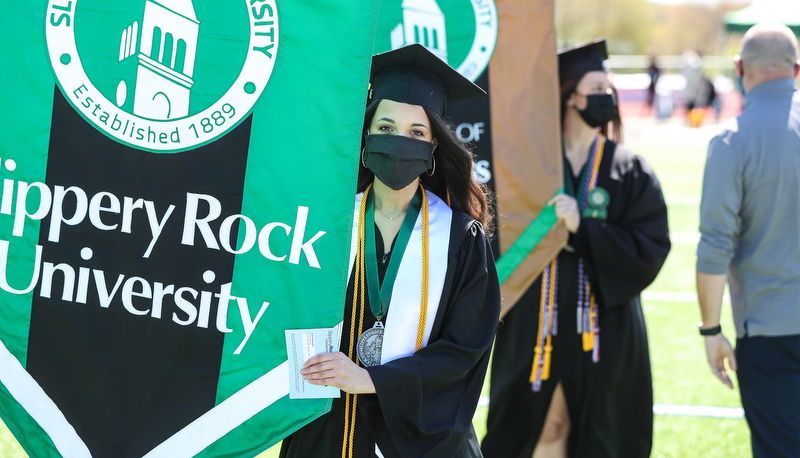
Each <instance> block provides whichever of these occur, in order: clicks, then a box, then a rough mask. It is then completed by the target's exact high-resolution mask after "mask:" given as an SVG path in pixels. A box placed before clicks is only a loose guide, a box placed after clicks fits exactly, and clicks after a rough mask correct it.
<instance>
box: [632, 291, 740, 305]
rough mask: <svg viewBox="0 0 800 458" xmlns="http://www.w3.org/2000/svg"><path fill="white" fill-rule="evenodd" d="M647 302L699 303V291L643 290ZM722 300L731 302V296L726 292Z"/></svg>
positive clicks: (727, 302)
mask: <svg viewBox="0 0 800 458" xmlns="http://www.w3.org/2000/svg"><path fill="white" fill-rule="evenodd" d="M642 300H643V301H645V302H692V303H695V304H696V303H697V293H681V292H675V291H642ZM722 302H724V303H726V304H730V302H731V298H730V296H728V294H727V293H726V294H725V296H723V297H722Z"/></svg>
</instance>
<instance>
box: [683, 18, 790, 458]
mask: <svg viewBox="0 0 800 458" xmlns="http://www.w3.org/2000/svg"><path fill="white" fill-rule="evenodd" d="M797 53H798V48H797V39H796V38H795V36H794V34H793V33H792V32H791V31H790V30H789V28H787V27H786V26H783V25H780V24H758V25H755V26H753V27H752V28H751V29H750V30H749V31H748V32H747V33H746V34H745V36H744V39H743V41H742V46H741V50H740V55H738V56H736V57H734V62H735V64H736V72H737V74H738V75H739V76H741V78H742V83H743V85H744V89H745V91H746V95H745V99H744V110H743V112H742V114H741V115H739V116H738V117H737V118H736V119H735V120H731V121H730V122H729V123H728V124H726V125H725V128H724V129H723V131H722V132H721V133H720V134H719V135H717V136H716V137H714V139H713V140H711V143H710V145H709V147H708V159H707V161H706V168H705V175H704V178H703V198H702V202H701V204H700V233H701V239H700V244H699V245H698V247H697V294H698V299H699V302H700V309H701V314H702V319H703V321H702V323H701V324H700V334H701V335H703V336H705V337H704V339H705V345H706V354H707V357H708V363H709V365H710V366H711V370H712V371H713V372H714V374H715V375H716V376H717V378H719V380H720V381H722V383H724V384H726V385H727V386H728V387H731V388H733V384H732V382H731V380H730V378H729V377H728V373H727V370H726V368H725V365H724V360H726V359H727V360H728V364H729V366H730V368H731V369H733V370H736V371H737V373H738V378H739V389H740V393H741V397H742V405H743V406H744V410H745V416H746V418H747V422H748V425H749V426H750V431H751V433H752V447H753V456H754V457H756V458H759V457H800V93H798V91H797V89H796V88H795V81H794V78H796V77H797V74H798V69H800V64H798V61H797ZM726 281H727V282H728V283H729V289H730V294H731V303H732V306H733V317H734V321H735V323H736V336H737V341H736V352H735V354H734V352H733V350H732V348H731V345H730V343H729V342H728V340H727V339H726V338H725V336H724V335H723V334H722V333H721V330H720V327H719V317H720V309H721V304H722V294H723V290H724V287H725V283H726Z"/></svg>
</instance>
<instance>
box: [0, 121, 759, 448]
mask: <svg viewBox="0 0 800 458" xmlns="http://www.w3.org/2000/svg"><path fill="white" fill-rule="evenodd" d="M628 124H629V126H633V127H631V128H630V131H629V132H628V133H627V134H626V135H627V138H628V141H627V145H628V147H629V148H630V149H632V150H633V151H634V152H637V153H639V154H640V155H642V156H644V157H645V158H646V159H647V161H648V162H649V163H650V165H651V166H652V167H653V169H654V170H655V171H656V173H657V174H658V177H659V179H660V181H661V184H662V188H663V190H664V194H665V197H666V200H667V204H668V206H669V219H670V232H671V234H672V239H673V245H672V251H671V252H670V255H669V257H668V258H667V261H666V264H665V266H664V268H663V270H662V271H661V273H660V275H659V276H658V278H657V279H656V281H655V282H654V283H653V284H652V285H651V286H650V287H649V288H648V289H647V291H646V294H645V299H644V301H643V302H644V311H645V318H646V320H647V326H648V332H649V338H650V355H651V358H652V365H653V383H654V387H655V402H656V404H675V405H695V406H714V407H741V402H740V400H739V393H738V391H737V390H729V389H727V388H726V387H725V386H723V385H722V384H721V383H719V382H718V381H717V380H716V379H715V378H714V377H713V376H712V374H711V371H710V370H709V369H708V365H707V363H706V361H705V354H704V348H703V341H702V339H701V337H700V336H699V335H698V334H697V322H698V321H699V317H700V313H699V309H698V306H697V304H696V302H693V301H674V302H670V301H665V300H654V299H653V298H659V294H658V293H683V294H687V295H688V294H691V293H694V291H695V289H694V263H695V254H694V253H695V249H696V247H697V240H698V239H699V236H698V235H697V227H698V207H699V203H700V190H701V183H702V170H703V164H704V163H705V147H706V139H707V137H708V132H711V131H712V130H713V127H712V128H709V129H706V128H703V129H706V130H701V131H698V130H689V129H688V128H682V127H681V126H675V125H668V126H659V127H654V126H652V125H651V123H649V121H638V122H636V123H632V122H629V123H628ZM723 311H724V316H723V322H722V326H723V329H724V331H725V333H726V335H727V336H728V338H729V339H731V340H733V339H734V338H735V334H734V333H733V332H732V330H733V322H732V319H731V315H730V307H729V306H727V305H726V306H724V307H723ZM734 383H736V379H735V378H734ZM487 386H488V385H487ZM487 386H485V387H484V393H487V394H488V390H487V389H486V388H487ZM486 411H487V409H486V408H485V407H480V408H479V409H478V411H477V413H476V414H475V419H474V424H475V428H476V430H477V432H478V435H479V436H481V437H482V436H483V434H484V433H485V429H486V428H485V425H486ZM26 456H27V455H26V454H25V452H24V451H23V450H22V448H21V447H20V445H19V444H18V443H17V441H16V440H15V439H14V437H13V436H12V435H11V433H9V431H8V430H7V429H6V428H5V426H4V425H2V423H0V457H3V458H24V457H26ZM277 456H278V447H277V446H276V447H273V448H272V449H270V450H268V451H266V452H264V453H262V454H261V455H259V458H274V457H277ZM652 456H653V457H654V458H661V457H675V458H692V457H713V458H717V457H718V458H728V457H737V458H738V457H750V456H752V455H751V453H750V432H749V430H748V428H747V424H746V423H745V421H744V420H743V419H740V418H709V417H690V416H667V415H656V417H655V438H654V444H653V453H652Z"/></svg>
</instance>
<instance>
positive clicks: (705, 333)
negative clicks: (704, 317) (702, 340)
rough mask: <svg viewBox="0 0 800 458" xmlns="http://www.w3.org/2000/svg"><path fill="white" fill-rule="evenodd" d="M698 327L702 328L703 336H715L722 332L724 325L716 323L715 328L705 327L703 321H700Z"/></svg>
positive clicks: (701, 333)
mask: <svg viewBox="0 0 800 458" xmlns="http://www.w3.org/2000/svg"><path fill="white" fill-rule="evenodd" d="M697 327H698V328H699V329H700V335H701V336H715V335H717V334H719V333H720V332H722V326H720V325H716V326H714V327H713V328H704V327H703V323H698V324H697Z"/></svg>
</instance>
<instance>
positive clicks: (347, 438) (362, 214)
mask: <svg viewBox="0 0 800 458" xmlns="http://www.w3.org/2000/svg"><path fill="white" fill-rule="evenodd" d="M371 188H372V184H370V185H369V186H367V189H366V190H365V191H364V195H363V196H362V197H361V206H360V208H359V210H358V248H357V249H356V266H355V269H356V271H355V275H354V276H353V283H354V284H353V307H352V309H353V310H352V315H351V317H350V345H349V347H348V349H347V357H348V358H350V359H351V360H352V359H353V345H354V344H355V341H356V336H355V333H356V310H359V312H360V313H359V320H358V335H359V336H360V335H361V331H362V330H363V325H364V293H365V291H364V270H365V267H364V220H365V219H366V214H367V194H369V190H370V189H371ZM359 298H360V299H361V300H359ZM355 361H356V364H358V356H356V359H355ZM351 399H352V407H351V402H350V401H351ZM356 401H357V398H356V395H355V394H350V393H346V394H345V403H344V415H345V419H344V437H343V438H342V458H347V457H352V456H353V435H354V433H355V429H356ZM348 452H349V454H348Z"/></svg>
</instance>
